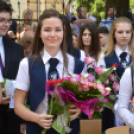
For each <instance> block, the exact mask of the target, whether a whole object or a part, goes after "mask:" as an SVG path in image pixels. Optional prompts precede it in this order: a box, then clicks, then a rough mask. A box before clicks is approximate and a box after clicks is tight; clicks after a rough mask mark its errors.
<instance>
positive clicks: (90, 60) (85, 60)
mask: <svg viewBox="0 0 134 134" xmlns="http://www.w3.org/2000/svg"><path fill="white" fill-rule="evenodd" d="M84 62H85V63H86V64H88V65H89V64H92V63H93V62H94V59H93V58H91V57H90V56H89V57H85V59H84Z"/></svg>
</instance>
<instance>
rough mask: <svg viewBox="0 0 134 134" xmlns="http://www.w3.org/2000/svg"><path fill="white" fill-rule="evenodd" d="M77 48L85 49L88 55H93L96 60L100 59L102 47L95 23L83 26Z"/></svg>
mask: <svg viewBox="0 0 134 134" xmlns="http://www.w3.org/2000/svg"><path fill="white" fill-rule="evenodd" d="M77 48H78V49H81V50H84V51H85V53H86V55H87V56H91V57H93V58H94V59H95V60H96V61H97V60H98V54H99V52H100V50H101V48H100V45H99V35H98V31H97V28H96V26H95V25H94V24H85V25H83V26H82V27H81V29H80V36H79V39H78V45H77Z"/></svg>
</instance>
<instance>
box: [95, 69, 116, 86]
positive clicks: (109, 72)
mask: <svg viewBox="0 0 134 134" xmlns="http://www.w3.org/2000/svg"><path fill="white" fill-rule="evenodd" d="M113 70H114V67H112V68H110V69H108V70H107V71H106V72H104V73H103V74H102V75H101V76H100V77H99V78H97V79H95V82H101V84H103V83H104V82H105V80H106V79H107V78H108V76H109V75H110V74H112V72H113Z"/></svg>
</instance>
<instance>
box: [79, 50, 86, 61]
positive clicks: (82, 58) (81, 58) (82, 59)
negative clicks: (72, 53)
mask: <svg viewBox="0 0 134 134" xmlns="http://www.w3.org/2000/svg"><path fill="white" fill-rule="evenodd" d="M80 53H81V57H80V60H81V61H83V62H84V59H85V57H86V54H85V52H84V51H83V50H80Z"/></svg>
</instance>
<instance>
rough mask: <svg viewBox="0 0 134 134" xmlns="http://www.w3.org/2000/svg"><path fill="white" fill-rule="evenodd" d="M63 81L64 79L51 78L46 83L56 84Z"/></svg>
mask: <svg viewBox="0 0 134 134" xmlns="http://www.w3.org/2000/svg"><path fill="white" fill-rule="evenodd" d="M62 82H63V79H56V80H50V81H47V82H46V85H47V86H48V85H56V84H58V83H62Z"/></svg>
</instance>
